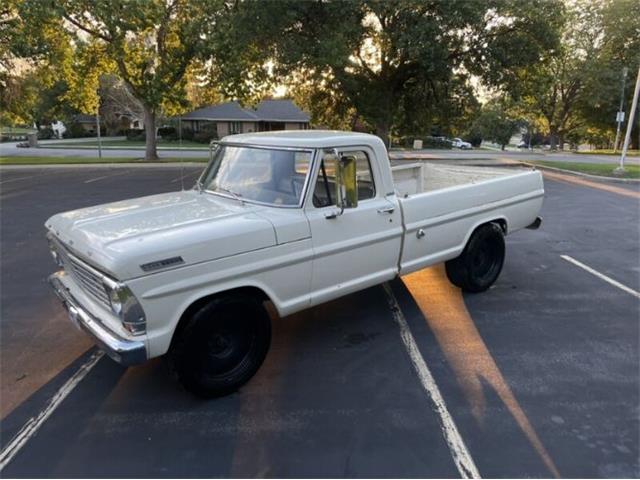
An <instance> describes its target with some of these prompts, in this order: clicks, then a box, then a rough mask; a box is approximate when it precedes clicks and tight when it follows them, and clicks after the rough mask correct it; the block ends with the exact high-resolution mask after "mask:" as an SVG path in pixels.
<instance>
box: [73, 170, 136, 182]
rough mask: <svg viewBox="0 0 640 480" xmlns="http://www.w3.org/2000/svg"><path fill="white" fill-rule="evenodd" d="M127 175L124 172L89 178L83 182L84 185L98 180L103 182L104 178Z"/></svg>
mask: <svg viewBox="0 0 640 480" xmlns="http://www.w3.org/2000/svg"><path fill="white" fill-rule="evenodd" d="M127 173H129V172H128V171H125V172H117V173H112V174H111V175H103V176H101V177H95V178H91V179H89V180H85V181H84V183H93V182H97V181H99V180H104V179H105V178H111V177H117V176H119V175H126V174H127Z"/></svg>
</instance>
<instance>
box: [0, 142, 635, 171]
mask: <svg viewBox="0 0 640 480" xmlns="http://www.w3.org/2000/svg"><path fill="white" fill-rule="evenodd" d="M118 138H119V137H118ZM91 140H93V139H92V138H87V139H75V141H74V142H71V143H77V144H78V145H80V146H81V144H82V143H83V141H91ZM17 143H18V142H6V143H2V144H0V157H31V156H38V157H52V158H56V157H79V158H86V157H97V156H98V149H97V148H96V147H93V148H91V147H87V146H81V148H73V147H71V146H65V147H64V148H62V147H57V146H56V143H65V144H68V143H70V139H65V140H45V141H42V142H40V143H41V148H18V147H16V145H17ZM51 147H55V148H51ZM158 155H159V156H160V158H176V159H179V158H184V159H195V158H200V159H204V158H207V157H208V151H207V146H206V145H204V144H203V145H202V148H201V149H194V148H183V149H177V148H169V147H166V146H160V147H159V149H158ZM102 156H103V157H109V158H141V159H142V158H144V148H143V147H137V148H116V147H113V146H111V147H108V148H104V149H103V150H102ZM389 157H390V158H392V159H398V160H401V159H415V158H419V159H422V160H496V161H504V160H513V161H518V162H530V161H536V160H544V161H549V162H578V163H610V164H612V165H617V164H618V163H619V162H620V157H619V155H581V154H576V153H572V152H568V151H567V152H554V153H551V152H542V151H532V152H529V151H527V150H518V151H513V150H507V151H500V150H482V149H473V150H459V149H453V150H442V149H440V150H438V149H431V150H409V149H407V150H397V149H394V150H391V151H390V152H389ZM625 161H626V163H627V164H628V165H640V157H634V156H628V157H627V158H626V160H625Z"/></svg>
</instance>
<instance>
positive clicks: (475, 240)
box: [445, 223, 505, 293]
mask: <svg viewBox="0 0 640 480" xmlns="http://www.w3.org/2000/svg"><path fill="white" fill-rule="evenodd" d="M504 255H505V245H504V234H503V233H502V229H501V228H500V227H499V226H498V225H496V224H495V223H488V224H486V225H482V226H480V227H478V228H477V229H476V231H475V232H473V234H472V235H471V238H470V239H469V242H468V243H467V246H466V247H465V249H464V250H463V252H462V254H461V255H460V256H459V257H457V258H454V259H453V260H449V261H447V262H446V263H445V268H446V271H447V277H448V278H449V281H450V282H451V283H453V284H454V285H455V286H457V287H460V288H461V289H462V290H463V291H465V292H471V293H479V292H484V291H485V290H487V289H488V288H489V287H490V286H491V285H493V284H494V282H495V281H496V280H497V279H498V276H499V275H500V272H501V271H502V265H503V264H504Z"/></svg>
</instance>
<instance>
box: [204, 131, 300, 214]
mask: <svg viewBox="0 0 640 480" xmlns="http://www.w3.org/2000/svg"><path fill="white" fill-rule="evenodd" d="M311 153H312V152H311V151H310V150H276V149H268V148H257V147H238V146H231V145H224V144H221V145H218V147H217V148H216V150H214V152H213V158H212V159H211V162H210V163H209V165H208V166H207V168H206V170H205V171H204V173H203V174H202V177H201V185H200V187H201V188H202V189H203V190H206V191H208V192H213V193H219V194H222V195H227V196H230V197H233V198H235V199H237V200H243V201H244V200H248V201H254V202H260V203H268V204H271V205H282V206H298V205H299V204H300V200H301V198H302V191H303V189H304V185H305V182H306V179H307V175H308V174H309V167H310V165H311Z"/></svg>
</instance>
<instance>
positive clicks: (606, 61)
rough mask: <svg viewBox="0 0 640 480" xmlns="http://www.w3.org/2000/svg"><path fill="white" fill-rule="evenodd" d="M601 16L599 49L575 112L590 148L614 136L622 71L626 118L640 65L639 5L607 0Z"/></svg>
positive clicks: (637, 144)
mask: <svg viewBox="0 0 640 480" xmlns="http://www.w3.org/2000/svg"><path fill="white" fill-rule="evenodd" d="M601 12H602V13H601V22H602V29H603V38H602V46H601V48H600V49H599V50H598V52H597V55H596V57H595V58H594V61H593V68H592V69H591V71H590V75H589V77H588V78H587V79H586V81H585V85H584V95H583V97H582V99H581V102H580V104H579V105H578V109H579V111H580V115H581V116H582V118H583V119H584V122H585V123H586V125H588V128H587V129H586V134H587V135H586V136H587V137H589V139H591V141H592V142H593V143H594V144H596V143H599V144H601V145H602V144H603V139H604V138H606V137H607V136H608V137H610V140H612V139H613V138H614V136H615V129H616V124H615V122H614V119H615V118H616V112H617V111H618V109H619V107H620V90H621V85H622V82H621V77H622V70H623V69H624V68H627V70H628V75H627V77H626V82H625V83H626V85H625V94H626V95H625V98H624V101H623V110H626V113H627V117H628V116H629V112H628V108H629V107H630V105H631V99H632V97H633V85H634V81H635V72H637V71H638V66H639V65H640V3H638V2H636V1H635V0H615V1H613V0H607V1H604V2H602V5H601ZM639 123H640V122H639ZM639 123H636V125H635V127H634V132H633V134H632V137H631V140H632V148H636V149H637V148H640V138H639V137H638V135H639V134H640V131H639V128H638V125H639ZM609 143H611V142H609Z"/></svg>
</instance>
